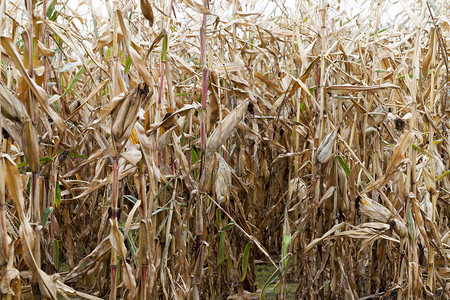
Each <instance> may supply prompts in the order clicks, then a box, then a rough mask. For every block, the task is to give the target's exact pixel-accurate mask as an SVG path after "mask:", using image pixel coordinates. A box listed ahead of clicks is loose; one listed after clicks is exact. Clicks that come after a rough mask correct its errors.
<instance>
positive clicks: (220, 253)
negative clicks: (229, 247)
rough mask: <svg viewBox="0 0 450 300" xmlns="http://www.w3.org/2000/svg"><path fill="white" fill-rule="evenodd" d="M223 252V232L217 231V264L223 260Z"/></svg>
mask: <svg viewBox="0 0 450 300" xmlns="http://www.w3.org/2000/svg"><path fill="white" fill-rule="evenodd" d="M224 254H225V233H224V232H219V258H218V260H217V265H221V264H222V263H223V261H224Z"/></svg>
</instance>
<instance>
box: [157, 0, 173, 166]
mask: <svg viewBox="0 0 450 300" xmlns="http://www.w3.org/2000/svg"><path fill="white" fill-rule="evenodd" d="M172 7H173V0H171V1H170V6H169V13H168V16H169V19H168V20H167V25H166V26H167V29H166V32H167V33H166V35H165V36H164V39H163V47H162V52H161V76H160V79H159V94H158V104H157V106H158V113H157V114H156V118H157V119H156V122H159V119H160V117H161V107H162V93H163V87H164V72H165V70H166V63H167V51H168V50H169V24H170V17H171V15H172ZM158 133H159V130H158ZM157 136H158V135H157ZM155 148H156V165H157V166H159V141H158V139H156V147H155Z"/></svg>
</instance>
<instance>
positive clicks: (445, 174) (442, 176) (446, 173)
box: [436, 171, 450, 181]
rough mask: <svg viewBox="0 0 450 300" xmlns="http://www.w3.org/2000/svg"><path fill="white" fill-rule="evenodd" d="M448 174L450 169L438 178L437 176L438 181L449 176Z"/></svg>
mask: <svg viewBox="0 0 450 300" xmlns="http://www.w3.org/2000/svg"><path fill="white" fill-rule="evenodd" d="M448 174H450V171H447V172H445V173H444V174H442V175H441V176H439V177H438V178H436V181H438V180H440V179H442V178H444V177H445V176H447V175H448Z"/></svg>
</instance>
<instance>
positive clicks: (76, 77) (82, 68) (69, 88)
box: [61, 66, 86, 98]
mask: <svg viewBox="0 0 450 300" xmlns="http://www.w3.org/2000/svg"><path fill="white" fill-rule="evenodd" d="M84 71H86V69H85V68H84V66H82V67H81V69H80V71H78V73H77V75H75V78H74V79H73V80H72V82H71V83H70V84H69V87H68V88H67V89H66V90H65V91H64V93H63V94H62V95H61V98H63V97H65V96H66V95H67V94H68V93H69V92H70V90H71V89H72V87H73V86H74V85H75V83H77V81H78V79H80V76H81V74H83V73H84Z"/></svg>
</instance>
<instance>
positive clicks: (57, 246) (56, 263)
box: [53, 240, 59, 271]
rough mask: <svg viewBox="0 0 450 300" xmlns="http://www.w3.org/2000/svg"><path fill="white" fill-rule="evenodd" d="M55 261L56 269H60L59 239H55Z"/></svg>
mask: <svg viewBox="0 0 450 300" xmlns="http://www.w3.org/2000/svg"><path fill="white" fill-rule="evenodd" d="M53 254H54V256H53V263H54V264H55V269H56V270H57V271H58V270H59V242H58V240H55V241H54V245H53Z"/></svg>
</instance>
